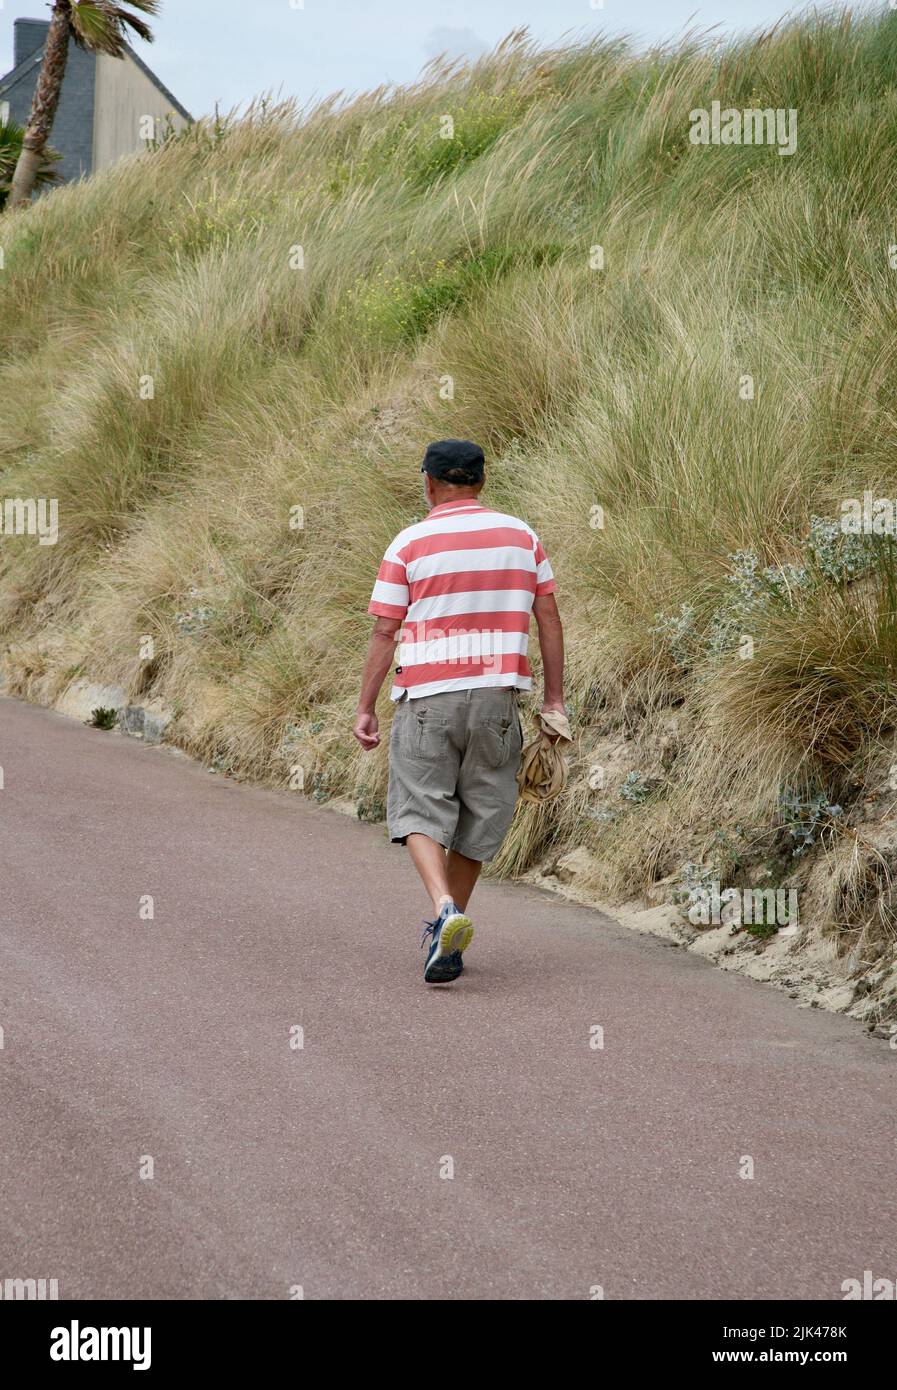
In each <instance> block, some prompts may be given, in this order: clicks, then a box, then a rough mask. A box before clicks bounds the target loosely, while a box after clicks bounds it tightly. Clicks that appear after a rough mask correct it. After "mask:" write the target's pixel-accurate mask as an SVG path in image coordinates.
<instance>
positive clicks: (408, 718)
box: [396, 702, 448, 762]
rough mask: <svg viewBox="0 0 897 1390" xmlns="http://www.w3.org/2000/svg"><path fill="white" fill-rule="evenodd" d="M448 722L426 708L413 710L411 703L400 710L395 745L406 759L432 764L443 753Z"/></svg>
mask: <svg viewBox="0 0 897 1390" xmlns="http://www.w3.org/2000/svg"><path fill="white" fill-rule="evenodd" d="M447 729H448V720H447V719H444V718H442V717H441V716H440V715H437V714H434V713H433V711H432V710H430V709H426V708H419V709H415V708H414V704H413V702H410V703H409V704H407V705H405V706H404V708H403V709H402V710H401V722H400V724H399V730H398V738H397V740H396V741H397V745H398V751H399V752H400V753H401V754H402V755H403V756H404V757H406V758H415V759H417V760H418V761H419V762H432V761H433V760H434V759H436V758H441V757H442V756H443V754H444V752H445V743H446V736H447V734H446V731H447Z"/></svg>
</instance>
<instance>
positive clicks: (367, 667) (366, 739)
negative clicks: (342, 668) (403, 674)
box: [354, 618, 402, 749]
mask: <svg viewBox="0 0 897 1390" xmlns="http://www.w3.org/2000/svg"><path fill="white" fill-rule="evenodd" d="M401 626H402V623H401V619H399V618H377V619H376V620H375V622H374V630H373V632H372V633H371V637H370V641H369V642H368V651H367V656H366V657H365V662H364V670H363V672H362V675H361V694H360V695H359V697H358V709H357V711H356V715H355V730H354V732H355V737H356V738H357V739H358V742H359V743H360V744H361V746H362V748H365V749H368V748H376V747H377V744H378V743H379V742H380V726H379V723H378V720H377V716H376V714H375V713H374V710H375V707H376V704H377V696H378V695H379V694H380V687H381V686H382V684H383V681H384V679H385V678H386V673H387V671H388V670H389V668H390V666H391V665H392V663H393V658H394V656H395V650H396V633H397V632H398V630H399V628H400V627H401Z"/></svg>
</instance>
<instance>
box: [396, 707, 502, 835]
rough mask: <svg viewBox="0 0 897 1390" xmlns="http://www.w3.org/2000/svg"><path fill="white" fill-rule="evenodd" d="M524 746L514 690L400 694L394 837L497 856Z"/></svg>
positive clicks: (397, 720)
mask: <svg viewBox="0 0 897 1390" xmlns="http://www.w3.org/2000/svg"><path fill="white" fill-rule="evenodd" d="M522 747H523V732H522V730H521V728H520V716H519V714H518V712H517V691H516V690H514V689H508V688H502V687H497V686H484V687H476V688H473V689H471V690H446V691H443V692H442V693H441V694H439V695H421V696H419V697H418V698H417V699H415V700H411V699H409V698H408V696H407V695H403V696H402V697H401V698H400V699H399V701H398V703H397V705H396V712H395V715H394V717H393V722H392V734H391V735H390V740H389V791H388V792H387V798H386V821H387V825H388V827H389V835H390V839H391V840H393V841H394V842H397V843H399V844H404V843H405V836H406V835H411V834H421V835H429V836H430V838H431V839H433V840H436V841H437V842H438V843H439V844H440V845H443V846H444V847H445V848H446V849H454V850H457V851H458V853H459V854H463V855H465V856H466V857H467V858H468V859H478V860H480V861H482V862H485V861H486V860H488V859H493V858H494V857H495V855H496V854H497V853H498V851H499V849H500V848H501V843H502V841H503V840H504V838H505V835H506V834H507V833H508V826H509V825H510V824H511V818H512V816H513V815H514V806H515V804H516V802H517V771H518V768H519V767H520V753H521V749H522Z"/></svg>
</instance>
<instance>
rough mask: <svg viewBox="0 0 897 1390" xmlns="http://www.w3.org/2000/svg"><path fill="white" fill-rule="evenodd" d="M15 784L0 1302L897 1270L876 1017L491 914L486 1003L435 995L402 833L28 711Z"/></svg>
mask: <svg viewBox="0 0 897 1390" xmlns="http://www.w3.org/2000/svg"><path fill="white" fill-rule="evenodd" d="M0 763H2V766H3V770H4V778H5V789H4V790H3V791H2V792H0V847H2V857H0V864H2V873H3V879H2V896H0V1024H2V1027H3V1029H4V1033H5V1046H4V1048H3V1050H2V1052H0V1117H2V1119H0V1280H2V1279H4V1278H12V1277H16V1278H27V1277H33V1278H56V1279H57V1280H58V1283H59V1294H60V1297H75V1298H100V1297H103V1298H170V1297H190V1298H222V1297H250V1298H261V1299H280V1298H287V1297H289V1296H290V1294H289V1291H290V1289H291V1287H292V1286H295V1285H301V1286H302V1288H303V1289H304V1296H305V1297H306V1298H367V1299H394V1298H446V1299H454V1298H478V1299H487V1298H488V1299H522V1298H536V1299H567V1298H572V1299H587V1298H589V1296H590V1290H591V1289H592V1288H593V1286H596V1285H600V1286H601V1287H602V1288H603V1289H604V1291H605V1296H606V1297H607V1298H613V1299H620V1298H660V1297H672V1298H702V1299H711V1298H724V1297H735V1298H745V1299H749V1298H772V1297H783V1298H811V1299H832V1298H839V1297H840V1296H841V1293H840V1287H841V1283H842V1281H843V1280H845V1279H847V1278H851V1277H857V1278H860V1279H862V1276H863V1271H864V1270H865V1269H871V1270H872V1271H873V1273H874V1275H875V1276H876V1277H880V1276H884V1277H888V1278H893V1277H894V1276H895V1274H897V1269H895V1265H894V1261H895V1244H894V1232H895V1226H897V1222H895V1215H897V1184H895V1171H897V1163H895V1160H897V1122H895V1105H894V1097H895V1078H897V1053H895V1052H894V1051H891V1050H890V1048H889V1047H888V1045H887V1044H886V1043H884V1042H881V1041H873V1040H872V1039H870V1038H869V1037H867V1036H866V1035H865V1034H864V1033H863V1032H862V1031H861V1030H860V1029H859V1027H858V1026H857V1024H855V1023H853V1022H851V1021H850V1020H847V1019H843V1018H839V1017H833V1016H830V1015H826V1014H823V1013H821V1012H818V1011H816V1010H813V1011H809V1010H806V1011H802V1010H799V1009H797V1008H796V1007H795V1006H794V1005H793V1004H792V1003H791V1002H790V1001H789V1000H787V999H786V998H785V997H784V996H783V995H781V994H779V993H777V992H775V991H773V990H772V989H768V988H765V987H763V986H761V985H757V984H754V983H752V982H750V981H747V980H745V979H743V978H736V977H733V976H731V975H726V974H724V973H721V972H719V971H718V970H716V969H714V968H713V967H712V966H709V965H707V964H706V963H705V962H703V961H700V960H698V959H696V958H695V957H694V956H691V955H687V954H686V953H684V952H681V951H679V950H676V949H671V948H669V947H666V946H664V945H663V943H661V942H659V941H657V940H654V939H653V938H648V937H640V936H637V935H634V934H632V933H631V932H629V931H627V930H625V929H624V928H622V927H619V926H617V925H615V924H613V923H612V922H610V921H608V920H607V919H606V918H604V917H602V916H600V915H599V914H597V913H595V912H590V911H587V910H586V909H584V908H580V907H577V906H574V905H571V904H567V903H563V902H560V901H557V900H555V899H554V898H552V897H549V896H547V895H542V894H540V893H536V892H534V891H531V890H528V889H522V888H518V887H511V886H502V885H492V884H485V885H482V886H481V888H480V890H478V893H477V896H476V898H475V900H474V903H475V907H476V913H475V920H476V922H477V936H476V939H475V941H474V944H473V946H472V947H471V951H470V953H469V962H470V963H469V968H468V970H467V971H466V972H465V975H464V977H463V979H462V980H461V981H459V982H458V983H457V984H456V985H453V986H450V987H447V988H437V989H433V988H428V987H426V986H425V985H424V984H423V981H422V978H421V976H422V968H423V953H422V952H419V951H418V926H417V924H418V922H419V920H420V919H421V918H422V916H423V908H424V903H423V901H422V898H421V894H420V890H419V889H418V887H417V884H416V881H415V878H414V875H413V872H412V871H411V869H410V867H409V865H408V864H407V863H406V861H405V856H404V854H403V852H402V851H400V850H398V849H394V848H392V847H390V846H389V845H387V843H386V841H385V837H384V832H383V830H382V829H381V828H380V827H369V826H363V825H359V824H357V823H354V822H352V821H351V820H349V819H347V818H344V817H342V816H339V815H335V814H331V813H328V812H326V811H322V810H320V809H318V808H316V807H314V806H312V805H309V804H308V803H306V802H304V801H303V800H302V799H301V798H300V796H299V795H298V794H290V793H274V792H269V791H263V790H259V789H255V788H250V787H244V786H238V785H236V784H234V783H231V782H227V781H223V780H221V779H220V778H217V777H213V776H210V775H209V774H208V773H207V772H205V771H203V770H202V769H201V768H199V767H198V766H195V765H193V764H191V763H189V762H187V761H186V760H184V759H181V758H179V757H177V756H175V755H173V754H172V753H170V752H167V751H165V750H162V749H153V748H145V747H144V746H143V745H142V744H140V743H139V742H135V741H132V740H128V739H124V738H121V737H119V736H118V735H115V734H108V733H103V732H100V731H97V730H93V729H88V728H86V727H83V726H81V725H79V724H76V723H74V722H72V721H69V720H66V719H63V718H62V717H61V716H58V715H55V714H52V713H50V712H47V711H44V710H39V709H35V708H31V707H28V706H25V705H22V704H19V703H16V702H14V701H10V700H0ZM145 894H151V895H152V897H153V899H154V904H155V916H154V919H153V920H152V921H147V920H141V917H140V910H139V905H140V899H141V897H142V895H145ZM294 1025H299V1026H300V1027H301V1028H302V1029H303V1030H304V1047H303V1048H302V1050H298V1049H291V1047H290V1029H291V1027H293V1026H294ZM593 1025H600V1027H602V1028H603V1029H604V1048H603V1050H599V1049H594V1050H593V1049H592V1048H590V1046H589V1035H590V1029H591V1028H592V1027H593ZM145 1155H150V1156H151V1157H152V1159H153V1160H154V1176H153V1178H152V1179H151V1180H147V1179H144V1180H141V1178H140V1177H139V1167H140V1163H141V1160H142V1157H143V1156H145ZM745 1155H747V1156H750V1157H751V1158H752V1159H753V1162H754V1166H755V1176H754V1177H753V1179H752V1180H745V1179H744V1178H742V1177H740V1176H739V1165H740V1163H741V1160H742V1156H745ZM445 1156H450V1158H451V1159H452V1160H453V1163H454V1177H453V1178H452V1179H451V1180H448V1179H445V1178H442V1177H440V1170H441V1167H442V1168H443V1169H444V1168H445V1167H446V1166H447V1165H446V1163H445Z"/></svg>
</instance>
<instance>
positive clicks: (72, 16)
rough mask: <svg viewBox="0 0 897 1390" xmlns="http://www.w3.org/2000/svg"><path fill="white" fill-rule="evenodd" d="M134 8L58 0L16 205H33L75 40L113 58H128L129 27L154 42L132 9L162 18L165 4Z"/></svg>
mask: <svg viewBox="0 0 897 1390" xmlns="http://www.w3.org/2000/svg"><path fill="white" fill-rule="evenodd" d="M128 6H129V7H128V9H125V8H124V7H123V6H121V5H116V4H113V3H112V0H53V6H52V11H53V13H52V17H51V19H50V28H49V29H48V31H47V41H46V44H45V45H44V59H43V62H42V63H41V70H40V76H39V77H38V79H37V87H36V88H35V91H34V100H33V101H32V103H31V114H30V115H29V117H28V124H27V126H26V127H25V135H24V138H23V140H22V153H21V154H20V156H19V160H18V163H17V164H16V172H15V174H14V175H13V180H12V188H11V190H10V194H9V204H8V205H9V206H10V207H18V206H20V205H21V204H22V203H29V202H30V201H31V194H32V192H33V191H34V186H35V184H36V182H37V179H38V172H39V170H40V167H41V164H42V162H43V159H44V150H45V148H46V144H47V141H48V140H49V138H50V131H51V130H52V128H53V121H54V118H55V116H56V108H57V106H58V105H59V96H60V93H61V91H62V79H63V78H64V76H65V63H66V59H67V57H68V51H69V39H70V38H71V39H74V41H75V43H76V44H77V45H78V47H79V48H88V49H91V50H92V51H93V52H94V53H108V54H110V55H111V57H113V58H121V57H123V56H124V52H125V35H126V34H127V32H128V30H129V29H133V30H134V32H135V34H139V35H140V37H141V38H142V39H146V40H147V42H148V43H151V42H152V38H153V36H152V32H151V31H150V29H149V26H148V25H146V24H144V22H143V20H142V19H141V18H140V17H139V16H138V15H136V14H131V13H130V11H131V10H142V11H143V13H144V14H151V15H152V14H156V13H157V12H158V9H159V0H128Z"/></svg>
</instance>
